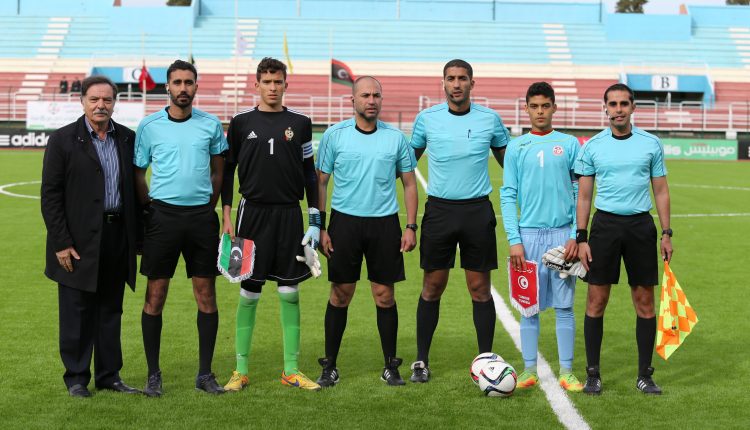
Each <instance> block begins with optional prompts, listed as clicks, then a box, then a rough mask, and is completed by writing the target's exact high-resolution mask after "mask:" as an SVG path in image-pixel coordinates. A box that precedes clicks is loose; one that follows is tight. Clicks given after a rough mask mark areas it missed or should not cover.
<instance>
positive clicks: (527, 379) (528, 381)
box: [516, 370, 539, 388]
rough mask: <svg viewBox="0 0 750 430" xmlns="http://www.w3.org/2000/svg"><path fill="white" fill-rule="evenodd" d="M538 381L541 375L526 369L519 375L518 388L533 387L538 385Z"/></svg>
mask: <svg viewBox="0 0 750 430" xmlns="http://www.w3.org/2000/svg"><path fill="white" fill-rule="evenodd" d="M537 382H539V377H538V376H536V373H534V372H529V371H528V370H524V371H523V372H521V374H520V375H518V382H517V383H516V388H531V387H533V386H534V385H536V383H537Z"/></svg>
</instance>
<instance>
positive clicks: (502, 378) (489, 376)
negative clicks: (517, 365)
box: [479, 360, 516, 397]
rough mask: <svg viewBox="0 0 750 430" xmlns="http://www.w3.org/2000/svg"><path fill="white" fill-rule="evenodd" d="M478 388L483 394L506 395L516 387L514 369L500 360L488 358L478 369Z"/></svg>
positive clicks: (492, 395)
mask: <svg viewBox="0 0 750 430" xmlns="http://www.w3.org/2000/svg"><path fill="white" fill-rule="evenodd" d="M479 389H480V390H482V392H483V393H484V395H485V396H489V397H508V396H510V395H511V394H513V390H515V389H516V369H514V368H513V366H511V365H510V364H508V363H506V362H504V361H502V360H489V361H486V362H485V363H484V365H483V366H482V369H481V370H480V371H479Z"/></svg>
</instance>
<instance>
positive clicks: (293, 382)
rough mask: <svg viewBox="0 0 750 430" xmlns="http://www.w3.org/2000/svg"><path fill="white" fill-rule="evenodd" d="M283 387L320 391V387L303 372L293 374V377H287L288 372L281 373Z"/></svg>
mask: <svg viewBox="0 0 750 430" xmlns="http://www.w3.org/2000/svg"><path fill="white" fill-rule="evenodd" d="M281 385H286V386H289V387H296V388H301V389H303V390H310V391H318V390H320V385H318V384H316V383H315V382H313V381H312V380H311V379H310V378H308V377H307V376H305V375H304V373H302V372H297V373H293V374H291V375H287V374H286V372H281Z"/></svg>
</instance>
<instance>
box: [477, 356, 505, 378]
mask: <svg viewBox="0 0 750 430" xmlns="http://www.w3.org/2000/svg"><path fill="white" fill-rule="evenodd" d="M490 360H500V361H503V357H500V356H499V355H497V354H495V353H494V352H483V353H481V354H479V355H477V356H476V357H475V358H474V361H472V362H471V366H470V367H469V374H470V375H471V380H472V381H474V383H475V384H479V373H480V372H481V371H482V366H484V364H485V363H486V362H488V361H490Z"/></svg>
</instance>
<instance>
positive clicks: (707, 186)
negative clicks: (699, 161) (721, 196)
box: [669, 184, 750, 191]
mask: <svg viewBox="0 0 750 430" xmlns="http://www.w3.org/2000/svg"><path fill="white" fill-rule="evenodd" d="M669 186H670V187H682V188H704V189H709V190H732V191H750V188H748V187H730V186H726V185H699V184H669Z"/></svg>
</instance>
